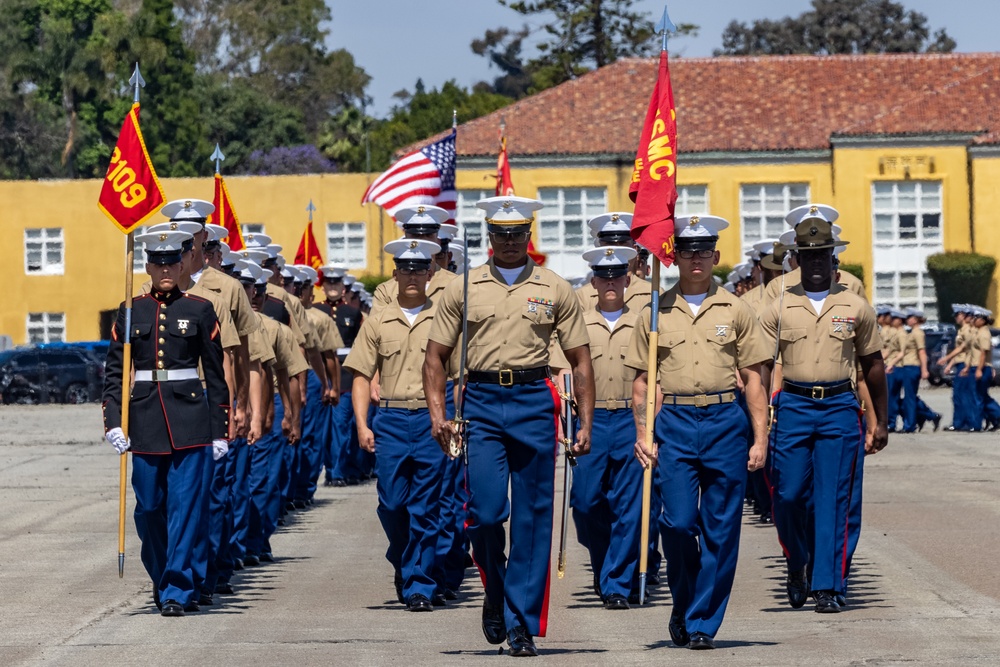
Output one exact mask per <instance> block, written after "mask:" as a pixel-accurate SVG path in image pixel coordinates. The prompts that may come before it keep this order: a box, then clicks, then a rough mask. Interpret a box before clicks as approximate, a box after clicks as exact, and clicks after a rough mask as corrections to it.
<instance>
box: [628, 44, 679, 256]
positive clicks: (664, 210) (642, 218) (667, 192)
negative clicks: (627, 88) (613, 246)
mask: <svg viewBox="0 0 1000 667" xmlns="http://www.w3.org/2000/svg"><path fill="white" fill-rule="evenodd" d="M628 194H629V197H630V198H631V199H632V201H633V202H635V211H634V213H633V216H632V240H633V241H635V242H636V243H638V244H639V245H641V246H642V247H643V248H646V249H647V250H649V252H651V253H653V254H654V255H655V256H656V257H658V258H659V259H660V261H661V262H663V265H664V266H670V265H671V264H672V263H673V261H674V205H675V204H676V203H677V111H676V109H675V108H674V93H673V90H671V88H670V68H669V67H668V66H667V52H666V51H661V52H660V69H659V73H658V75H657V78H656V87H655V88H653V96H652V97H651V98H650V100H649V109H647V110H646V122H645V123H644V124H643V126H642V135H641V136H640V138H639V150H638V151H637V152H636V155H635V169H634V170H633V171H632V183H631V185H630V186H629V192H628Z"/></svg>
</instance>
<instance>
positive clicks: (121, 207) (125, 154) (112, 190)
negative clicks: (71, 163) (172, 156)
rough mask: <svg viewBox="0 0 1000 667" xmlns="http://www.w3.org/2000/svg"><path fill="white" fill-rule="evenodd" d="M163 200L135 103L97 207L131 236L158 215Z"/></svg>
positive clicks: (126, 119)
mask: <svg viewBox="0 0 1000 667" xmlns="http://www.w3.org/2000/svg"><path fill="white" fill-rule="evenodd" d="M164 201H165V197H164V196H163V188H161V187H160V182H159V181H158V180H157V179H156V170H155V169H153V162H152V160H150V159H149V153H148V152H147V151H146V144H145V143H144V142H143V140H142V131H141V130H140V129H139V104H138V103H136V104H133V105H132V108H131V109H130V110H129V112H128V115H127V116H125V122H124V123H123V124H122V131H121V133H120V134H119V135H118V144H117V145H116V146H115V150H114V152H113V153H112V154H111V164H110V165H109V166H108V173H107V174H106V175H105V176H104V185H103V186H102V187H101V197H100V199H98V200H97V206H98V208H100V209H101V210H102V211H104V214H105V215H107V216H108V217H109V218H111V222H113V223H115V225H117V226H118V228H119V229H121V230H122V231H123V232H125V233H126V234H128V233H129V232H131V231H132V230H134V229H135V228H136V227H138V226H139V225H141V224H142V223H144V222H145V221H146V220H147V219H148V218H149V216H151V215H153V214H154V213H156V211H158V210H159V209H160V207H161V206H163V202H164Z"/></svg>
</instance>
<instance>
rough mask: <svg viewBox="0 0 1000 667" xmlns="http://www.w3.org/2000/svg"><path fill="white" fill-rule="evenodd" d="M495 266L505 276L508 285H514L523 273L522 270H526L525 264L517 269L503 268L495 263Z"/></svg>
mask: <svg viewBox="0 0 1000 667" xmlns="http://www.w3.org/2000/svg"><path fill="white" fill-rule="evenodd" d="M494 268H495V269H496V270H497V273H499V274H500V275H501V276H503V279H504V280H506V281H507V284H508V285H513V284H514V281H515V280H517V277H518V276H519V275H521V271H524V267H523V266H519V267H517V268H516V269H501V268H500V267H499V266H496V265H494Z"/></svg>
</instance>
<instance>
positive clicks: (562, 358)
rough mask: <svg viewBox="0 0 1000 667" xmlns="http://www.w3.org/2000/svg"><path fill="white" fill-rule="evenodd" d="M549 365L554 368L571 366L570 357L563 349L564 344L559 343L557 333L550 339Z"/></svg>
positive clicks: (563, 368)
mask: <svg viewBox="0 0 1000 667" xmlns="http://www.w3.org/2000/svg"><path fill="white" fill-rule="evenodd" d="M549 366H550V367H551V368H553V369H558V370H567V369H569V367H570V363H569V359H567V358H566V355H565V354H564V353H563V351H562V346H561V345H560V344H559V336H558V335H556V334H553V335H552V338H550V339H549Z"/></svg>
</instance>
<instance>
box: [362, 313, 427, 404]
mask: <svg viewBox="0 0 1000 667" xmlns="http://www.w3.org/2000/svg"><path fill="white" fill-rule="evenodd" d="M434 313H435V307H434V304H433V303H432V302H431V301H430V300H428V301H427V303H426V304H424V309H423V310H421V311H420V312H419V313H418V314H417V318H416V319H415V320H414V321H413V324H412V325H411V324H410V322H409V320H407V319H406V315H405V314H404V313H403V310H402V309H401V308H400V307H399V304H398V303H391V304H387V305H386V306H385V307H383V308H382V310H380V311H379V313H378V314H377V315H375V314H373V315H369V317H367V318H366V319H365V322H364V324H362V325H361V331H359V332H358V337H357V338H355V339H354V346H353V347H352V348H351V353H350V354H348V355H347V359H345V360H344V368H346V369H348V370H350V371H353V372H355V373H360V374H361V375H363V376H365V377H366V378H368V379H369V380H370V379H371V378H372V377H373V376H374V375H375V372H376V371H378V373H379V378H380V382H381V383H382V388H381V397H382V398H383V399H385V400H390V401H408V400H413V399H416V400H421V401H422V400H425V399H424V385H423V377H422V375H421V370H422V368H423V364H424V355H425V354H426V352H427V335H428V334H429V333H430V331H431V325H432V323H433V321H434Z"/></svg>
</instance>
